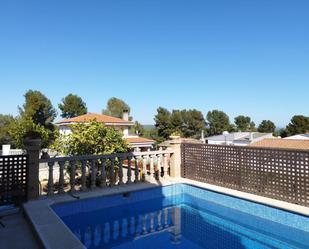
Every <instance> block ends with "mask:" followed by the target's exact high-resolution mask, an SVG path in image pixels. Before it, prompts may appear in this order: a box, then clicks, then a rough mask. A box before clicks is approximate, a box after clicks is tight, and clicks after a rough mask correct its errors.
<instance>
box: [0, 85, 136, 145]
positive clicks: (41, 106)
mask: <svg viewBox="0 0 309 249" xmlns="http://www.w3.org/2000/svg"><path fill="white" fill-rule="evenodd" d="M24 97H25V102H24V104H23V105H22V106H21V107H20V106H18V107H17V108H18V112H19V114H18V116H16V117H13V116H12V115H3V114H0V145H2V144H11V145H12V146H13V147H15V148H23V139H24V137H26V136H30V137H31V136H37V137H40V138H41V139H42V147H48V146H49V145H50V144H52V143H53V141H54V139H55V136H56V135H57V129H56V127H55V126H54V124H53V122H54V120H55V118H56V116H57V110H56V108H55V107H54V106H53V105H52V103H51V101H50V100H49V99H48V98H47V97H46V96H45V95H44V94H43V93H41V92H40V91H34V90H29V91H27V92H26V93H25V95H24ZM58 108H59V110H60V116H61V117H63V118H72V117H76V116H79V115H83V114H86V113H87V111H88V109H87V105H86V103H85V102H84V101H83V100H82V98H81V97H79V96H77V95H74V94H69V95H67V96H65V97H64V98H63V99H62V101H61V103H59V104H58ZM124 109H125V110H127V111H128V112H130V107H129V106H128V105H127V104H126V103H125V102H124V101H123V100H120V99H117V98H111V99H109V101H108V102H107V105H106V108H105V109H103V110H102V113H104V114H107V115H111V116H114V117H119V118H122V115H123V110H124ZM130 118H131V119H132V117H130ZM140 126H141V125H140V124H139V123H137V126H136V129H137V128H138V127H140ZM138 129H141V128H138ZM136 132H137V131H136Z"/></svg>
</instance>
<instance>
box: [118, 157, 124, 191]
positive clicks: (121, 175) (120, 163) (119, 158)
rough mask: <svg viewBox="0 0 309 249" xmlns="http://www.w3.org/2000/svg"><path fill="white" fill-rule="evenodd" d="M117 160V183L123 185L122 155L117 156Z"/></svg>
mask: <svg viewBox="0 0 309 249" xmlns="http://www.w3.org/2000/svg"><path fill="white" fill-rule="evenodd" d="M118 160H119V172H118V176H119V182H118V185H123V165H122V163H123V162H122V160H123V158H122V157H118Z"/></svg>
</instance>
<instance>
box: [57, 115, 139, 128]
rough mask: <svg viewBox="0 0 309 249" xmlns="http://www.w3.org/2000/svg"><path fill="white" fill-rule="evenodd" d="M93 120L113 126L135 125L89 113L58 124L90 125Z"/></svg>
mask: <svg viewBox="0 0 309 249" xmlns="http://www.w3.org/2000/svg"><path fill="white" fill-rule="evenodd" d="M93 120H96V121H97V122H100V123H112V124H128V125H133V122H130V121H126V120H123V119H121V118H115V117H112V116H108V115H103V114H97V113H87V114H84V115H81V116H77V117H74V118H68V119H63V120H61V121H60V122H57V123H56V124H58V125H60V124H68V123H89V122H91V121H93Z"/></svg>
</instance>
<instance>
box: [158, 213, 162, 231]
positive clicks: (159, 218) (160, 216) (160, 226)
mask: <svg viewBox="0 0 309 249" xmlns="http://www.w3.org/2000/svg"><path fill="white" fill-rule="evenodd" d="M161 218H162V211H161V210H160V211H159V212H158V218H157V219H158V231H160V230H162V223H161V222H162V221H161Z"/></svg>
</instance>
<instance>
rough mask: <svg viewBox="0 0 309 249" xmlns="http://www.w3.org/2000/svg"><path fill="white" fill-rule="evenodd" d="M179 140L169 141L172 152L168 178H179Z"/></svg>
mask: <svg viewBox="0 0 309 249" xmlns="http://www.w3.org/2000/svg"><path fill="white" fill-rule="evenodd" d="M181 143H182V141H181V139H173V140H171V141H169V146H168V147H169V148H170V149H172V150H173V152H174V153H173V154H172V155H171V160H170V163H171V164H170V176H171V177H181Z"/></svg>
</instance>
